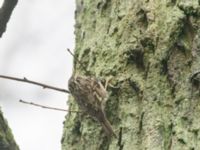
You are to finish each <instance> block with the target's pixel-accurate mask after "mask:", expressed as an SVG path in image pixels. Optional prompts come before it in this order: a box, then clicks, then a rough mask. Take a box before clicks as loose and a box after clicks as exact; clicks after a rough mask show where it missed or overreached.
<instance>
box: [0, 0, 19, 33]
mask: <svg viewBox="0 0 200 150" xmlns="http://www.w3.org/2000/svg"><path fill="white" fill-rule="evenodd" d="M17 2H18V0H4V2H3V5H2V7H1V9H0V37H2V35H3V33H4V32H5V31H6V26H7V23H8V21H9V19H10V16H11V14H12V12H13V9H14V8H15V6H16V5H17Z"/></svg>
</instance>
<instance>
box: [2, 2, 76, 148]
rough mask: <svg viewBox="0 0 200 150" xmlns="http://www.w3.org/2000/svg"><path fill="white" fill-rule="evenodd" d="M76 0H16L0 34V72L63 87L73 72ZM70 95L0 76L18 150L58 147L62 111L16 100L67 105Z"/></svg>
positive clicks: (61, 106)
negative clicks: (72, 55) (5, 25)
mask: <svg viewBox="0 0 200 150" xmlns="http://www.w3.org/2000/svg"><path fill="white" fill-rule="evenodd" d="M2 1H3V0H0V4H2ZM74 11H75V2H74V1H67V0H59V1H55V0H29V1H27V0H20V1H18V4H17V7H16V8H15V9H14V12H13V14H12V16H11V19H10V21H9V23H8V26H7V31H6V32H5V33H4V34H3V37H2V38H1V39H0V74H3V75H9V76H15V77H20V78H23V77H26V78H28V79H31V80H35V81H39V82H42V83H46V84H50V85H53V86H57V87H61V88H66V89H67V81H68V79H69V78H70V75H71V72H72V59H73V58H72V57H71V55H70V54H68V52H67V51H66V48H70V49H73V48H74V34H73V33H74V28H73V26H74V24H75V23H74ZM67 98H68V95H67V94H64V93H59V92H55V91H52V90H48V89H45V90H44V89H42V88H41V87H37V86H34V85H30V84H26V83H20V82H15V81H10V80H4V79H0V106H1V109H2V111H3V112H4V116H5V118H6V119H7V120H8V123H9V126H10V128H11V129H12V132H13V134H14V137H15V140H16V142H17V143H18V145H19V146H20V149H21V150H59V149H61V143H60V141H61V137H62V130H63V121H64V117H65V115H66V113H65V112H59V111H54V110H47V109H42V108H36V107H33V106H29V105H25V104H22V103H19V102H18V101H19V99H23V100H26V101H31V102H35V103H40V104H43V105H50V106H53V107H59V108H64V109H67V105H66V101H67Z"/></svg>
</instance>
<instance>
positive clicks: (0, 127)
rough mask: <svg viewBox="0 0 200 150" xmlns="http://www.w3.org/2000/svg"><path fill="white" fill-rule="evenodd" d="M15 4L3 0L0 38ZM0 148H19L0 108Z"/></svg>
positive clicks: (11, 1) (15, 149)
mask: <svg viewBox="0 0 200 150" xmlns="http://www.w3.org/2000/svg"><path fill="white" fill-rule="evenodd" d="M16 4H17V0H4V2H3V5H2V6H1V8H0V38H1V37H2V35H3V33H4V32H5V31H6V26H7V23H8V21H9V19H10V16H11V14H12V11H13V9H14V8H15V6H16ZM0 150H19V147H18V145H17V144H16V143H15V140H14V138H13V135H12V132H11V130H10V128H9V127H8V124H7V121H6V120H5V119H4V117H3V113H2V112H1V110H0Z"/></svg>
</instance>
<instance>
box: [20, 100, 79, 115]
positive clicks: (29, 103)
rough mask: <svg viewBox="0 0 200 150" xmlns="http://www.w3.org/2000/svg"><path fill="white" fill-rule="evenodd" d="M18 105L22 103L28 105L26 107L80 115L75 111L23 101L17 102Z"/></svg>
mask: <svg viewBox="0 0 200 150" xmlns="http://www.w3.org/2000/svg"><path fill="white" fill-rule="evenodd" d="M19 102H20V103H24V104H28V105H32V106H36V107H41V108H45V109H51V110H57V111H65V112H73V113H81V112H80V111H75V110H67V109H61V108H55V107H50V106H45V105H41V104H36V103H33V102H27V101H24V100H21V99H20V100H19Z"/></svg>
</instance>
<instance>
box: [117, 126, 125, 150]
mask: <svg viewBox="0 0 200 150" xmlns="http://www.w3.org/2000/svg"><path fill="white" fill-rule="evenodd" d="M117 145H118V146H119V150H123V147H124V144H122V127H120V131H119V138H118V143H117Z"/></svg>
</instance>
